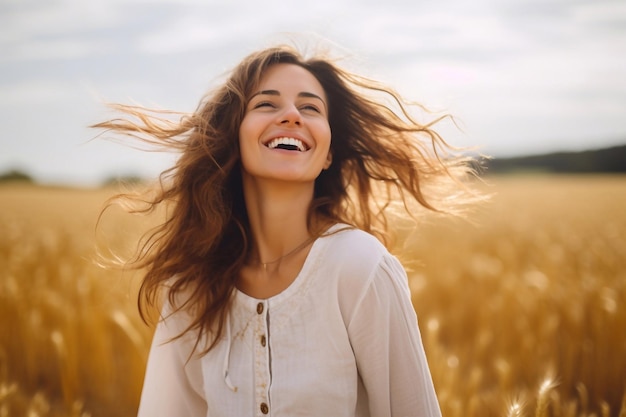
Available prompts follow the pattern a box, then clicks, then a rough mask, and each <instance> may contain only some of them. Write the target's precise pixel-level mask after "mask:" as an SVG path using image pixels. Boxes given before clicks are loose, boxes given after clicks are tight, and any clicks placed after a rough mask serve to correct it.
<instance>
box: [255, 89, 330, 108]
mask: <svg viewBox="0 0 626 417" xmlns="http://www.w3.org/2000/svg"><path fill="white" fill-rule="evenodd" d="M260 95H266V96H280V91H278V90H262V91H258V92H256V93H254V94H253V95H252V97H250V100H252V99H253V98H254V97H256V96H260ZM298 97H307V98H316V99H318V100H319V101H321V102H322V103H324V107H328V106H327V105H326V102H325V101H324V99H322V98H321V97H320V96H318V95H317V94H314V93H309V92H308V91H303V92H301V93H298Z"/></svg>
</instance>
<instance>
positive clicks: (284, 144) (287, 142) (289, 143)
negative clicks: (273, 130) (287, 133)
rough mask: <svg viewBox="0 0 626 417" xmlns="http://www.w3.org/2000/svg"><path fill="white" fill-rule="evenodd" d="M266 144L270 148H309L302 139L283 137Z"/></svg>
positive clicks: (297, 149) (301, 150)
mask: <svg viewBox="0 0 626 417" xmlns="http://www.w3.org/2000/svg"><path fill="white" fill-rule="evenodd" d="M265 146H267V147H268V148H270V149H284V150H287V151H299V152H306V151H307V150H308V148H307V146H306V144H305V143H304V142H302V141H301V140H300V139H295V138H288V137H281V138H275V139H272V140H271V141H269V142H268V143H267V144H266V145H265Z"/></svg>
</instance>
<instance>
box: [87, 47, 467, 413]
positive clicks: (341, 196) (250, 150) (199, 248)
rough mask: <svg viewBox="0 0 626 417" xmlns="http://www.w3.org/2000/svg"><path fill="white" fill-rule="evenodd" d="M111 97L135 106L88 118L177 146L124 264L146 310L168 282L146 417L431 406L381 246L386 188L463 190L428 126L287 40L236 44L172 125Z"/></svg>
mask: <svg viewBox="0 0 626 417" xmlns="http://www.w3.org/2000/svg"><path fill="white" fill-rule="evenodd" d="M367 91H369V92H370V93H384V94H386V96H387V98H391V99H392V101H393V102H394V103H395V107H396V108H397V109H398V112H394V111H393V110H392V109H391V108H390V107H389V106H387V105H385V104H384V103H385V101H383V100H376V99H374V98H372V97H370V96H369V95H367V94H365V93H364V92H367ZM116 108H117V109H118V110H120V111H122V112H125V113H126V114H127V115H128V116H129V117H128V118H127V119H115V120H112V121H108V122H104V123H101V124H99V125H97V126H96V127H99V128H105V129H112V130H113V131H116V132H119V133H121V134H126V135H129V136H131V137H136V138H140V139H142V140H144V141H146V142H150V143H157V144H160V145H166V146H169V147H171V148H172V149H175V150H178V151H180V152H181V154H180V158H179V159H178V161H177V163H176V165H175V166H174V167H173V168H172V169H170V170H168V171H166V172H164V173H163V174H162V177H161V181H160V185H159V187H158V189H157V191H156V196H154V195H153V196H152V197H151V198H149V199H148V200H147V201H148V202H149V203H148V207H147V208H145V207H144V209H143V211H150V210H153V209H155V208H156V207H157V206H158V205H160V204H171V207H170V210H169V217H168V218H167V219H166V221H165V222H164V223H163V224H162V225H161V226H160V227H159V228H158V229H157V230H156V231H155V232H154V233H153V234H151V235H148V236H147V237H146V239H145V240H144V242H143V247H142V249H141V250H140V251H138V253H137V256H136V257H135V258H134V259H133V260H130V261H129V263H130V264H131V265H132V266H134V267H137V268H145V270H146V275H145V278H144V280H143V284H142V288H141V292H140V302H141V305H142V310H141V311H142V314H144V317H145V313H146V310H145V309H146V308H149V307H150V306H155V305H157V300H158V299H159V297H158V296H159V295H160V294H163V295H164V304H163V305H162V306H160V305H159V306H158V307H159V308H161V311H162V314H161V320H160V321H159V323H158V326H157V329H156V333H155V335H154V341H153V346H152V350H151V353H150V359H149V362H148V367H147V371H146V377H145V383H144V387H143V394H142V398H141V405H140V410H139V415H140V416H142V417H147V416H150V417H155V416H157V417H158V416H180V415H185V416H212V417H214V416H234V415H242V416H243V415H245V416H251V415H259V416H262V415H267V414H271V415H273V416H294V415H310V416H336V417H341V416H345V417H354V416H389V417H390V416H439V415H440V411H439V406H438V402H437V398H436V394H435V391H434V387H433V383H432V381H431V377H430V372H429V368H428V364H427V361H426V357H425V353H424V349H423V346H422V341H421V337H420V332H419V328H418V325H417V320H416V315H415V312H414V310H413V307H412V305H411V296H410V291H409V287H408V283H407V277H406V273H405V271H404V269H403V267H402V265H400V263H399V262H398V260H397V259H396V258H395V257H394V256H393V255H391V254H390V253H389V252H388V250H387V248H386V247H385V245H384V243H385V239H384V238H385V236H386V233H387V212H388V210H386V208H387V207H388V206H390V205H391V204H392V203H393V201H394V200H397V199H400V200H401V201H404V203H405V204H404V207H410V204H411V202H412V201H416V202H417V203H419V205H421V206H422V207H424V208H426V209H429V210H435V211H441V210H444V211H445V210H448V209H450V206H446V205H443V202H444V201H446V202H448V203H449V202H450V201H455V202H456V203H467V202H468V201H469V200H470V198H469V197H459V195H463V194H462V193H461V194H459V193H458V191H459V189H460V190H464V188H463V187H462V186H461V183H460V181H459V180H460V179H461V178H462V177H463V176H464V175H466V174H467V173H469V172H470V171H471V170H470V169H469V168H467V161H466V160H464V159H462V158H456V157H454V156H453V155H451V154H450V153H448V152H446V151H448V150H449V149H448V147H447V146H446V144H445V142H443V140H442V139H441V138H440V137H439V135H438V134H437V133H436V132H435V131H434V130H432V129H431V126H432V123H431V124H427V125H422V124H419V123H417V122H416V121H414V120H413V119H412V118H411V117H410V116H409V112H408V110H407V107H406V106H405V105H404V104H403V101H402V100H401V99H400V98H399V97H398V96H397V95H396V94H395V93H394V92H393V91H391V90H389V89H385V88H384V87H381V86H380V85H379V84H377V83H375V82H373V81H369V80H366V79H364V78H361V77H358V76H356V75H354V74H351V73H349V72H347V71H345V70H342V69H341V68H339V67H338V66H336V65H335V64H334V63H333V62H332V61H331V60H329V59H326V58H323V57H312V58H305V57H303V56H301V55H300V54H299V53H298V52H296V51H295V50H293V49H291V48H289V47H276V48H270V49H266V50H262V51H259V52H256V53H254V54H252V55H250V56H248V57H246V58H245V59H244V60H243V61H242V62H241V63H240V64H239V65H238V66H237V67H236V68H235V69H234V70H233V72H232V74H231V76H230V78H229V79H228V80H227V82H226V83H225V84H224V85H222V86H221V87H220V88H218V89H217V90H216V91H215V92H213V93H211V94H209V95H207V96H206V97H205V99H204V100H203V101H202V102H201V104H200V106H199V108H198V110H197V111H196V112H195V113H193V114H191V115H186V116H185V117H183V118H182V119H181V120H180V122H178V123H173V122H165V121H164V120H163V119H159V118H158V117H155V116H154V114H152V113H150V112H149V111H148V110H147V109H143V108H137V107H128V106H121V105H120V106H116ZM133 117H135V118H136V119H133ZM449 183H452V184H455V185H456V187H457V189H455V190H454V192H455V198H450V197H451V196H450V195H449V194H448V192H447V191H446V190H448V188H446V187H445V186H444V185H445V184H449ZM427 189H428V190H429V192H426V191H425V190H427ZM468 195H469V194H468ZM442 197H443V199H441V198H442ZM119 200H121V201H125V202H128V201H129V200H130V201H137V202H139V203H141V202H145V201H146V196H133V195H122V196H119V197H118V201H119ZM139 211H142V210H139ZM376 237H378V239H377V238H376Z"/></svg>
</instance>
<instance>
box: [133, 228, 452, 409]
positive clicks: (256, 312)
mask: <svg viewBox="0 0 626 417" xmlns="http://www.w3.org/2000/svg"><path fill="white" fill-rule="evenodd" d="M342 228H343V229H345V230H341V231H339V232H338V233H334V234H329V235H328V236H322V237H320V238H318V239H317V240H316V241H315V243H314V244H313V246H312V248H311V250H310V252H309V254H308V256H307V259H306V261H305V263H304V266H303V267H302V270H301V271H300V273H299V275H298V276H297V278H296V279H295V281H294V282H293V283H292V284H291V285H290V286H289V287H288V288H287V289H286V290H285V291H283V292H281V293H280V294H278V295H276V296H273V297H270V298H268V299H265V300H260V299H255V298H252V297H250V296H248V295H246V294H244V293H242V292H241V291H236V292H235V296H234V302H233V306H232V309H231V311H230V314H229V316H228V319H227V322H226V327H225V332H224V336H223V337H222V340H220V342H219V343H218V344H217V345H216V346H215V347H214V348H213V349H212V350H211V351H210V352H209V353H208V354H206V355H204V356H200V357H199V356H198V355H192V356H191V359H190V353H191V351H192V349H193V346H194V342H195V339H196V337H195V335H192V334H190V333H188V334H186V335H185V336H184V337H183V338H181V339H177V340H175V341H173V342H168V341H169V340H170V339H171V338H172V337H174V336H176V335H178V334H179V333H180V332H181V330H183V329H184V328H185V327H186V324H187V323H188V321H187V320H188V316H186V313H183V312H177V313H175V314H173V315H170V313H169V312H170V307H169V306H168V305H166V306H165V307H164V311H163V315H162V316H163V317H165V318H164V319H162V320H161V321H160V322H159V324H158V326H157V329H156V332H155V335H154V339H153V342H152V349H151V351H150V356H149V359H148V366H147V371H146V378H145V381H144V386H143V393H142V396H141V404H140V407H139V416H140V417H195V416H198V417H199V416H208V417H240V416H241V417H251V416H257V417H265V416H274V417H279V416H280V417H282V416H284V417H295V416H316V417H319V416H327V417H357V416H358V417H362V416H371V417H391V416H393V417H409V416H411V417H412V416H416V417H417V416H421V417H433V416H441V412H440V410H439V405H438V402H437V397H436V395H435V390H434V387H433V383H432V379H431V376H430V371H429V369H428V364H427V362H426V356H425V354H424V348H423V345H422V341H421V338H420V333H419V329H418V326H417V319H416V315H415V311H414V310H413V306H412V304H411V297H410V292H409V287H408V282H407V276H406V273H405V271H404V269H403V268H402V266H401V265H400V263H399V262H398V260H397V259H396V258H395V257H393V256H392V255H390V254H389V252H388V251H387V250H386V249H385V247H384V246H383V245H382V244H381V243H380V242H379V241H378V240H376V239H375V238H374V237H373V236H371V235H369V234H367V233H365V232H363V231H360V230H357V229H353V228H349V229H348V228H346V226H345V225H335V226H333V227H332V228H331V229H330V230H329V232H330V233H332V232H334V231H337V230H340V229H342Z"/></svg>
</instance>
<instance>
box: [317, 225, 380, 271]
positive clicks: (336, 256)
mask: <svg viewBox="0 0 626 417" xmlns="http://www.w3.org/2000/svg"><path fill="white" fill-rule="evenodd" d="M323 239H327V240H328V241H327V242H326V245H327V250H326V256H328V257H329V260H331V261H332V260H336V261H338V263H340V264H341V265H344V266H352V267H356V266H359V265H362V266H372V265H374V264H376V263H377V262H379V261H380V259H381V258H382V257H383V256H386V255H389V252H388V251H387V249H386V248H385V246H384V245H383V244H382V243H381V242H380V241H379V240H378V239H376V238H375V237H374V236H373V235H371V234H369V233H367V232H365V231H363V230H360V229H357V228H354V227H352V226H348V225H341V224H340V225H336V226H334V227H333V228H331V229H330V230H329V232H328V234H327V235H326V236H325V237H323Z"/></svg>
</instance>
